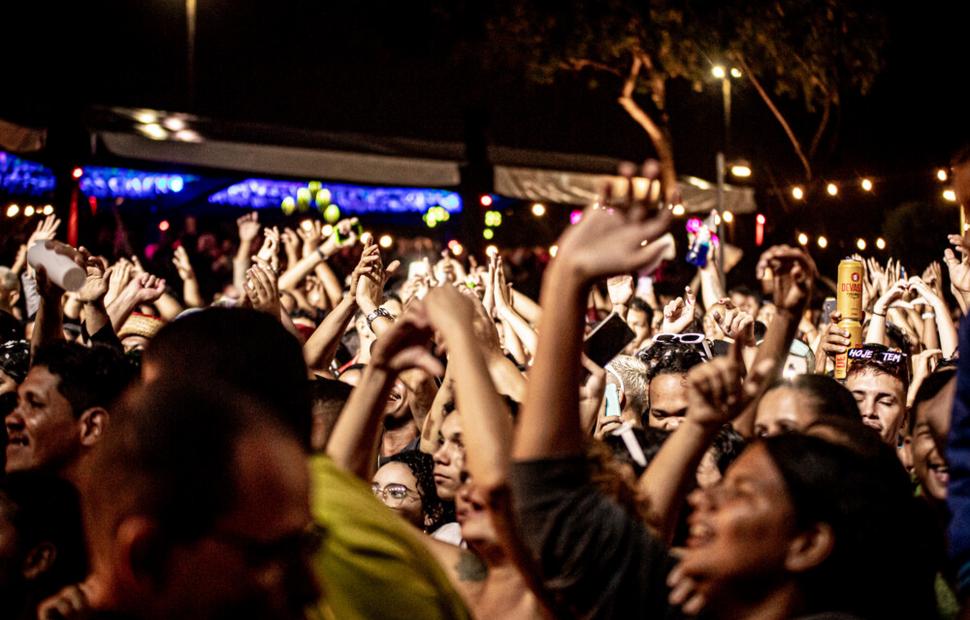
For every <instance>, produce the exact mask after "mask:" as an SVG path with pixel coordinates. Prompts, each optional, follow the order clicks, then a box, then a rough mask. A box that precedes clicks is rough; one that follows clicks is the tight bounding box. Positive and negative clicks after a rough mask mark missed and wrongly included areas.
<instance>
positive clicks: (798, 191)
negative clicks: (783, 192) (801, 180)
mask: <svg viewBox="0 0 970 620" xmlns="http://www.w3.org/2000/svg"><path fill="white" fill-rule="evenodd" d="M791 197H792V198H794V199H795V200H801V199H802V198H804V197H805V190H804V189H802V187H801V186H800V185H796V186H795V187H793V188H791Z"/></svg>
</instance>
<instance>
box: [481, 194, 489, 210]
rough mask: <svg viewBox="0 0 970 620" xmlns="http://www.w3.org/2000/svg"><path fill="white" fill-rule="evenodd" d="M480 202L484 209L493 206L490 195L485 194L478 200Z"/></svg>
mask: <svg viewBox="0 0 970 620" xmlns="http://www.w3.org/2000/svg"><path fill="white" fill-rule="evenodd" d="M478 202H480V203H481V205H482V206H483V207H490V206H492V197H491V196H489V195H488V194H484V195H482V197H481V198H479V199H478Z"/></svg>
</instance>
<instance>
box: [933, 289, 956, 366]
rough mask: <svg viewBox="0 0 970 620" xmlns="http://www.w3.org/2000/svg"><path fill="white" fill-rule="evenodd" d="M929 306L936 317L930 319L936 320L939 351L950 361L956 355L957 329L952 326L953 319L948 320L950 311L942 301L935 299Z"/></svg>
mask: <svg viewBox="0 0 970 620" xmlns="http://www.w3.org/2000/svg"><path fill="white" fill-rule="evenodd" d="M930 305H931V306H932V307H933V312H934V314H936V316H935V317H932V318H935V319H936V332H937V333H938V335H939V344H940V346H939V348H940V350H941V351H943V357H944V358H946V359H950V358H952V357H953V356H954V355H955V354H956V352H957V346H958V342H959V339H958V337H957V328H956V326H955V325H954V324H953V319H951V318H950V309H949V308H948V307H947V305H946V303H944V302H943V300H942V299H935V300H933V301H931V302H930ZM930 331H933V330H930Z"/></svg>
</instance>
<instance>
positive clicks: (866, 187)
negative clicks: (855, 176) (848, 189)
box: [861, 179, 872, 192]
mask: <svg viewBox="0 0 970 620" xmlns="http://www.w3.org/2000/svg"><path fill="white" fill-rule="evenodd" d="M861 185H862V191H864V192H871V191H872V181H870V180H869V179H862V183H861Z"/></svg>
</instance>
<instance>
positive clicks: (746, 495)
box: [0, 161, 970, 620]
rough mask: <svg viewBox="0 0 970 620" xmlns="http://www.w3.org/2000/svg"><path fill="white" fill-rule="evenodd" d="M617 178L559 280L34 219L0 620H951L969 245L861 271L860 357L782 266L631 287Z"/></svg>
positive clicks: (520, 261) (964, 475)
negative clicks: (123, 248) (71, 286)
mask: <svg viewBox="0 0 970 620" xmlns="http://www.w3.org/2000/svg"><path fill="white" fill-rule="evenodd" d="M965 163H966V162H964V161H957V162H956V164H958V165H963V164H965ZM641 174H642V175H643V176H645V177H646V178H647V181H648V182H647V192H646V195H645V196H634V191H633V187H634V185H633V183H632V182H631V183H630V184H629V189H628V191H612V192H605V193H604V195H603V196H602V197H601V199H600V201H598V202H597V203H596V204H594V205H591V206H590V207H588V208H587V209H586V210H585V211H584V212H583V217H582V219H581V220H580V221H579V222H578V223H576V224H573V225H570V226H569V227H568V228H567V229H566V231H565V232H564V233H563V234H562V236H561V237H560V239H559V240H558V241H557V244H556V247H557V252H556V253H555V256H554V257H548V256H541V257H540V256H537V255H535V254H532V253H528V252H526V253H523V252H517V253H516V252H509V253H503V252H499V251H492V252H487V253H486V255H479V256H477V257H476V256H474V255H468V253H460V254H455V253H453V252H449V251H448V250H447V249H445V250H444V251H443V252H442V251H439V249H438V248H433V247H432V246H431V244H430V243H425V242H418V243H412V244H411V245H410V246H409V247H401V246H399V247H398V248H397V250H396V251H391V252H386V251H385V252H382V250H381V248H380V247H379V246H378V245H377V244H376V243H375V240H374V238H373V236H372V235H371V234H369V233H367V232H363V231H362V230H361V229H360V227H359V226H358V225H357V222H356V221H355V220H353V219H348V220H344V221H341V222H339V223H338V224H337V225H335V226H333V227H326V228H325V227H324V226H323V225H322V224H321V223H320V222H315V221H312V220H310V221H307V222H305V223H304V225H300V226H296V227H295V229H290V228H284V229H283V230H279V228H277V227H273V226H265V225H263V224H261V223H260V222H259V219H258V216H257V215H256V214H247V215H245V216H243V217H241V218H239V219H238V221H237V222H236V229H237V235H236V238H235V239H231V240H225V241H223V240H220V239H217V238H216V237H214V236H212V235H207V234H205V235H203V234H197V233H196V231H195V226H194V223H193V224H191V225H187V226H185V227H184V230H183V231H182V234H181V235H180V236H173V237H171V238H170V239H168V242H167V243H166V244H164V245H163V246H162V247H160V246H157V245H156V246H153V247H151V248H142V249H141V250H140V251H138V252H135V253H134V254H133V255H121V256H115V255H110V256H98V255H95V254H93V253H92V252H89V251H88V250H87V249H86V248H84V247H78V248H72V247H70V246H68V245H66V244H65V243H63V242H62V241H59V240H58V238H59V236H60V233H61V230H60V222H59V220H58V219H57V217H56V215H52V216H50V217H48V218H46V219H45V220H43V221H42V222H41V223H40V224H39V225H38V226H37V228H36V230H34V231H33V232H32V234H31V235H30V236H29V238H27V239H23V242H22V244H20V245H21V251H20V252H18V253H17V255H16V256H14V257H10V258H11V259H12V261H10V263H9V267H0V320H2V325H0V343H2V345H0V413H2V414H3V415H4V422H5V424H4V432H3V433H2V435H3V438H2V439H3V441H2V443H3V445H4V446H5V450H4V451H3V452H2V457H0V463H2V464H3V466H4V467H3V471H4V473H3V475H2V480H0V617H3V618H31V619H33V618H40V619H45V620H46V619H51V618H143V619H170V618H200V619H201V618H301V617H309V618H337V619H344V618H470V617H475V618H569V617H582V618H614V617H624V618H625V617H631V618H633V617H637V618H645V617H671V618H676V617H683V616H695V615H700V616H701V617H710V618H759V619H774V618H778V619H781V618H847V619H848V618H860V619H874V618H936V617H940V618H956V617H958V614H960V613H961V604H962V603H964V602H965V601H967V600H968V596H970V517H968V516H967V511H968V510H970V410H968V405H970V391H968V390H970V374H968V373H970V365H968V364H967V363H964V362H962V361H960V357H959V351H960V349H966V348H967V347H970V330H968V329H967V328H964V329H962V330H960V329H958V327H959V325H960V324H961V317H962V316H963V315H964V314H965V313H966V311H967V308H968V306H970V242H968V241H965V240H964V239H963V238H961V237H959V236H952V237H950V238H949V239H942V238H941V240H940V242H941V262H938V263H934V264H933V265H931V266H930V267H929V268H927V269H926V270H925V271H924V272H922V275H920V276H913V277H907V276H906V274H907V273H908V272H907V271H906V265H904V264H903V262H901V261H897V260H894V259H893V260H890V261H889V262H888V263H887V264H882V263H880V262H879V261H877V260H874V259H872V258H864V257H857V258H858V260H859V261H860V262H861V263H862V264H863V265H864V272H863V276H862V284H863V286H862V295H863V300H862V305H863V308H864V309H865V321H864V327H863V329H864V342H863V344H861V346H860V345H859V344H858V343H853V342H852V341H851V334H850V333H849V332H847V331H845V330H844V329H843V328H842V327H840V322H841V319H842V318H843V317H841V316H840V315H839V313H838V312H835V311H833V310H832V309H831V308H830V307H829V306H828V305H827V304H826V303H825V299H826V298H827V297H829V296H834V291H828V292H827V291H826V286H828V284H826V283H827V282H829V283H830V282H831V280H832V278H831V277H828V278H827V277H825V276H826V274H820V273H818V270H817V268H816V266H815V264H814V262H813V260H812V258H811V257H810V256H809V254H808V253H807V252H806V251H804V250H803V249H801V248H797V247H789V246H784V245H781V246H775V247H771V248H769V249H768V250H767V251H765V252H764V253H763V254H762V256H761V257H760V260H759V261H758V264H757V274H756V281H757V282H758V283H759V287H760V288H759V287H745V286H731V287H727V286H725V284H732V280H733V279H734V278H735V275H736V274H732V273H728V274H727V277H726V278H725V277H723V275H724V274H722V273H721V272H720V271H719V262H718V261H717V260H715V259H714V258H713V256H712V257H711V258H710V260H708V261H707V264H706V265H705V266H702V267H700V268H698V269H697V272H696V274H695V277H694V279H693V280H692V281H691V282H690V283H689V284H688V285H687V286H686V288H684V287H683V283H681V284H680V289H679V291H678V292H677V293H674V292H673V291H672V289H671V288H670V287H669V286H668V287H662V286H655V285H653V279H652V276H653V275H654V273H655V271H656V269H657V268H658V267H659V266H660V265H661V264H662V263H663V262H664V261H665V260H671V259H670V256H671V245H672V242H671V239H670V237H669V235H667V234H666V233H667V231H668V229H669V227H670V225H671V219H672V216H671V214H670V210H669V209H668V208H667V207H666V205H667V203H668V202H670V201H669V200H667V199H666V198H668V197H670V196H671V195H672V193H671V192H672V191H673V190H672V188H666V187H662V186H661V185H662V184H661V182H660V180H659V178H658V171H657V166H656V165H655V164H653V163H648V164H647V165H645V166H644V168H643V170H642V171H641ZM961 198H966V199H967V200H963V203H964V204H970V196H966V197H963V196H961ZM947 241H948V242H949V244H950V245H952V248H950V247H948V246H947V245H945V242H947ZM37 243H41V244H44V245H45V246H46V247H47V248H48V249H50V250H52V251H54V252H55V253H58V254H61V255H64V256H69V257H70V258H71V259H72V260H73V261H75V263H76V264H77V265H78V266H80V267H82V268H83V270H84V273H85V275H86V277H85V280H84V282H83V285H82V286H81V287H80V288H79V289H77V290H73V291H65V290H64V289H63V288H61V287H60V286H58V284H57V283H56V282H55V280H56V279H57V278H54V277H50V276H49V274H48V273H47V269H46V268H45V267H44V266H42V265H36V266H31V265H30V264H29V261H28V260H27V253H26V250H27V248H29V247H32V246H33V245H34V244H37ZM944 249H945V251H944ZM673 260H678V259H676V258H674V259H673ZM402 261H403V262H402ZM404 263H406V265H405V264H404ZM540 265H541V266H542V267H544V271H543V272H542V273H541V290H539V293H538V295H537V296H536V295H531V294H529V293H528V292H527V290H524V289H528V287H522V286H518V284H517V283H520V282H527V281H529V280H530V278H534V277H535V275H536V268H537V267H538V266H540ZM174 274H177V281H176V278H174V277H173V276H174ZM163 275H169V277H168V278H164V277H161V276H163ZM828 275H829V276H831V275H832V274H828ZM607 332H609V333H610V334H613V336H614V337H604V334H606V333H607ZM617 334H620V335H621V336H616V335H617ZM850 352H851V353H853V355H851V356H850V360H851V361H850V363H849V364H848V369H847V373H846V376H845V378H844V379H835V378H833V375H834V371H835V367H836V358H837V357H838V356H841V355H846V354H848V353H850Z"/></svg>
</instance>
